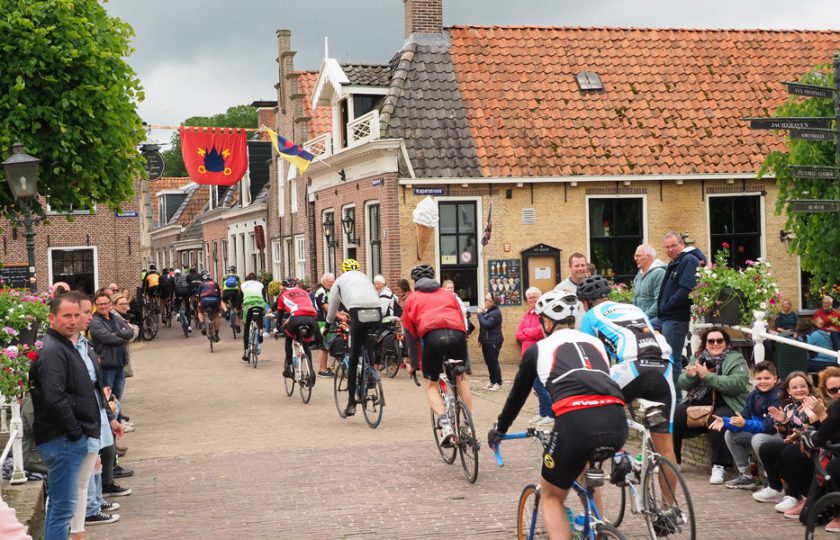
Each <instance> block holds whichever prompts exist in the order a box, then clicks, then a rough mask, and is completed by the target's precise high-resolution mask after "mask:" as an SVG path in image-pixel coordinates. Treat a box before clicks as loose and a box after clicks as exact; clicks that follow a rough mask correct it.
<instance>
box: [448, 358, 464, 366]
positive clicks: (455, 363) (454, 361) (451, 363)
mask: <svg viewBox="0 0 840 540" xmlns="http://www.w3.org/2000/svg"><path fill="white" fill-rule="evenodd" d="M463 363H464V361H463V360H457V359H455V358H449V359H447V360H446V362H444V364H446V365H449V366H459V365H461V364H463Z"/></svg>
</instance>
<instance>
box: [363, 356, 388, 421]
mask: <svg viewBox="0 0 840 540" xmlns="http://www.w3.org/2000/svg"><path fill="white" fill-rule="evenodd" d="M384 408H385V393H384V392H383V391H382V379H380V378H379V373H378V372H377V371H376V370H375V369H374V368H372V367H368V368H367V382H365V383H364V393H363V394H362V412H363V413H364V415H365V422H367V425H369V426H370V427H371V428H373V429H376V428H377V427H379V424H380V423H381V422H382V413H383V411H384Z"/></svg>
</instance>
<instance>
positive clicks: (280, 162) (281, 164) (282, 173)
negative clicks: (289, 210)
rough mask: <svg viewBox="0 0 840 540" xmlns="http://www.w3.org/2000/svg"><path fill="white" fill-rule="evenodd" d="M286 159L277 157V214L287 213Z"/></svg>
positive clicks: (283, 214) (281, 215) (282, 215)
mask: <svg viewBox="0 0 840 540" xmlns="http://www.w3.org/2000/svg"><path fill="white" fill-rule="evenodd" d="M285 163H286V161H285V160H284V159H282V158H280V157H277V216H278V217H284V216H285V215H286V169H285V167H286V165H285Z"/></svg>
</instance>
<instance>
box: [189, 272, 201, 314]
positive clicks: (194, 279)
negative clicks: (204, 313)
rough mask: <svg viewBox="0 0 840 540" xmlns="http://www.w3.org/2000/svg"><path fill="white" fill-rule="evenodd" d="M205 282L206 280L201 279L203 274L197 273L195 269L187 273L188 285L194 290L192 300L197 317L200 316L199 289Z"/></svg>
mask: <svg viewBox="0 0 840 540" xmlns="http://www.w3.org/2000/svg"><path fill="white" fill-rule="evenodd" d="M203 282H204V280H203V279H202V278H201V274H199V273H198V272H196V270H195V267H193V268H190V271H189V272H187V283H189V284H190V289H191V290H192V298H190V302H191V303H192V306H193V309H192V312H193V313H194V314H196V315H197V314H198V287H199V286H200V285H201V284H202V283H203Z"/></svg>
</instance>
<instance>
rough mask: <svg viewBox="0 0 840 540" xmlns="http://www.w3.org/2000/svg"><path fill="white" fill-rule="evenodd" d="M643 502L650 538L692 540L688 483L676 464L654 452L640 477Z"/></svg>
mask: <svg viewBox="0 0 840 540" xmlns="http://www.w3.org/2000/svg"><path fill="white" fill-rule="evenodd" d="M642 504H643V505H644V511H643V513H644V517H645V521H646V522H647V526H648V532H649V534H650V537H651V538H658V537H664V536H667V537H668V538H669V539H670V538H689V539H691V540H694V538H695V537H696V534H697V528H696V527H697V526H696V523H695V520H694V505H692V503H691V495H690V494H689V492H688V485H687V484H686V482H685V478H683V475H682V473H680V471H679V470H678V469H677V467H676V465H674V464H673V463H671V462H670V461H669V460H668V459H666V458H664V457H662V456H659V455H656V454H653V455H652V456H651V459H650V466H649V467H648V469H647V471H645V476H644V478H643V479H642Z"/></svg>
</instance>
